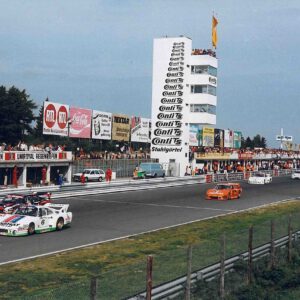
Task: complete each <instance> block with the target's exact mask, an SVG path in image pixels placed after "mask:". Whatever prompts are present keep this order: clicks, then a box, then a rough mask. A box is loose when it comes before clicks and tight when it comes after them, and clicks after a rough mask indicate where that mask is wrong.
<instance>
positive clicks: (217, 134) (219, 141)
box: [214, 128, 224, 148]
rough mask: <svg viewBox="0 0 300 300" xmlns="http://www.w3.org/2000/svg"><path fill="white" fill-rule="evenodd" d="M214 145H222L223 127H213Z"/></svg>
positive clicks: (221, 146)
mask: <svg viewBox="0 0 300 300" xmlns="http://www.w3.org/2000/svg"><path fill="white" fill-rule="evenodd" d="M214 134H215V136H214V147H220V148H223V147H224V130H223V129H217V128H216V129H215V132H214Z"/></svg>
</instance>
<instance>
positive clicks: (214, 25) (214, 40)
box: [211, 16, 218, 49]
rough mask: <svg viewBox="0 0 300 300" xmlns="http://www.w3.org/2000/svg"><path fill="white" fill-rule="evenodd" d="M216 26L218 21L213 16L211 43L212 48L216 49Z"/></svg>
mask: <svg viewBox="0 0 300 300" xmlns="http://www.w3.org/2000/svg"><path fill="white" fill-rule="evenodd" d="M217 25H218V20H217V18H216V17H215V16H213V17H212V34H211V41H212V45H213V47H215V49H217V43H218V35H217Z"/></svg>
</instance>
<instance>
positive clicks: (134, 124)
mask: <svg viewBox="0 0 300 300" xmlns="http://www.w3.org/2000/svg"><path fill="white" fill-rule="evenodd" d="M149 122H150V120H149V119H145V118H141V117H132V118H131V141H132V142H140V143H149Z"/></svg>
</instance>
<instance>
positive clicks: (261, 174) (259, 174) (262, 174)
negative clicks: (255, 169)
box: [255, 173, 265, 177]
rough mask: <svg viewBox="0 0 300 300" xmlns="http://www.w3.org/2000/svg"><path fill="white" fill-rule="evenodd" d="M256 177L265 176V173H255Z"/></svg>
mask: <svg viewBox="0 0 300 300" xmlns="http://www.w3.org/2000/svg"><path fill="white" fill-rule="evenodd" d="M255 176H256V177H265V174H264V173H258V174H256V175H255Z"/></svg>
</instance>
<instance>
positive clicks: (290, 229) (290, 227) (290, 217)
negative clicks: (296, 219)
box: [288, 215, 293, 262]
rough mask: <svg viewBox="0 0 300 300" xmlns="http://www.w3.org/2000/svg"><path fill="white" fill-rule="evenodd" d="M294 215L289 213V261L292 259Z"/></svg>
mask: <svg viewBox="0 0 300 300" xmlns="http://www.w3.org/2000/svg"><path fill="white" fill-rule="evenodd" d="M292 230H293V229H292V216H291V215H289V222H288V235H289V241H288V262H291V261H292Z"/></svg>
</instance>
